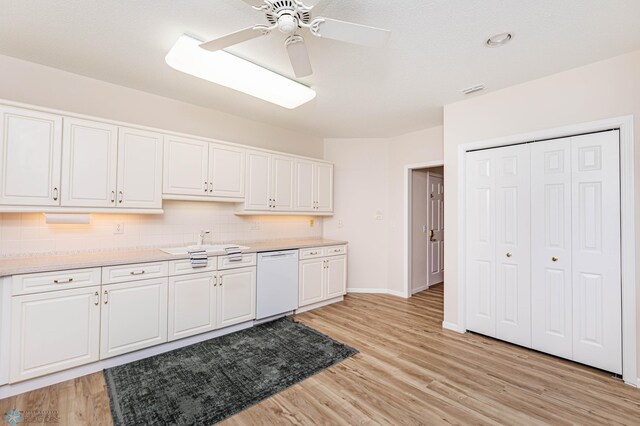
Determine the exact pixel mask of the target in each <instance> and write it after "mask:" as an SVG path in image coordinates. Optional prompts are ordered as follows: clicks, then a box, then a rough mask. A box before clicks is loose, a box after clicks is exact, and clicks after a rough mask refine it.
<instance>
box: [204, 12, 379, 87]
mask: <svg viewBox="0 0 640 426" xmlns="http://www.w3.org/2000/svg"><path fill="white" fill-rule="evenodd" d="M242 1H244V2H245V3H247V4H249V5H250V6H252V7H253V8H254V9H255V10H257V11H260V12H264V14H265V16H266V17H267V21H269V23H270V25H254V26H253V27H249V28H245V29H243V30H240V31H236V32H234V33H231V34H227V35H225V36H222V37H220V38H217V39H215V40H211V41H207V42H205V43H202V44H201V45H200V47H202V48H203V49H206V50H209V51H212V52H214V51H217V50H221V49H225V48H227V47H230V46H233V45H235V44H238V43H242V42H245V41H247V40H251V39H253V38H257V37H260V36H266V35H268V34H270V33H271V32H272V31H273V30H275V29H278V30H279V31H280V32H281V33H283V34H285V35H287V39H286V40H285V42H284V45H285V47H286V48H287V53H288V54H289V59H290V60H291V65H292V66H293V71H294V73H295V75H296V77H299V78H300V77H306V76H308V75H311V74H312V73H313V70H312V68H311V62H310V60H309V53H308V52H307V47H306V46H305V44H304V38H303V37H302V36H301V35H300V34H298V32H299V31H300V30H303V29H305V30H308V31H309V32H310V33H311V34H313V35H314V36H316V37H321V38H329V39H333V40H339V41H345V42H348V43H355V44H361V45H365V46H371V47H382V46H384V45H385V44H386V42H387V40H388V39H389V35H390V34H391V31H389V30H384V29H380V28H374V27H369V26H366V25H360V24H354V23H351V22H344V21H339V20H337V19H329V18H323V17H317V18H313V19H312V17H311V10H312V9H313V6H307V5H305V4H304V3H303V2H302V1H300V0H242Z"/></svg>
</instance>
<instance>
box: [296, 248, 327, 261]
mask: <svg viewBox="0 0 640 426" xmlns="http://www.w3.org/2000/svg"><path fill="white" fill-rule="evenodd" d="M323 255H324V251H323V250H322V247H314V248H308V249H300V256H299V259H300V260H304V259H314V258H316V257H322V256H323Z"/></svg>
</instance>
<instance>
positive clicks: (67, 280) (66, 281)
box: [53, 278, 73, 284]
mask: <svg viewBox="0 0 640 426" xmlns="http://www.w3.org/2000/svg"><path fill="white" fill-rule="evenodd" d="M72 281H73V278H67V279H66V280H53V283H54V284H67V283H70V282H72Z"/></svg>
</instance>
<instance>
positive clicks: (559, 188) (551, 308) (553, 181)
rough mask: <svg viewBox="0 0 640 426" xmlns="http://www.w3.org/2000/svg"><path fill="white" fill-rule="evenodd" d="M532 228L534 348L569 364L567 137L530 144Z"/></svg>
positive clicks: (532, 320) (532, 326)
mask: <svg viewBox="0 0 640 426" xmlns="http://www.w3.org/2000/svg"><path fill="white" fill-rule="evenodd" d="M531 229H532V231H533V232H532V233H531V256H532V262H531V282H532V283H533V285H532V286H531V338H532V347H533V349H536V350H539V351H543V352H547V353H550V354H552V355H556V356H561V357H563V358H569V359H571V358H572V356H573V349H572V340H573V337H572V333H573V331H572V327H571V318H572V314H571V309H572V308H571V294H572V289H571V258H572V253H571V140H570V138H565V139H557V140H551V141H546V142H536V143H533V144H531ZM554 259H555V261H554Z"/></svg>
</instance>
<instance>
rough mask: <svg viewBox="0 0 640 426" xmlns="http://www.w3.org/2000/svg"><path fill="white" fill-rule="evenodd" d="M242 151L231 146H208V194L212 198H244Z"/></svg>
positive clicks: (243, 159) (243, 158) (243, 161)
mask: <svg viewBox="0 0 640 426" xmlns="http://www.w3.org/2000/svg"><path fill="white" fill-rule="evenodd" d="M244 156H245V154H244V150H242V149H239V148H233V147H231V146H225V145H218V144H210V146H209V185H210V187H209V194H210V195H213V196H214V197H237V198H242V197H244V175H245V172H244V167H245V157H244Z"/></svg>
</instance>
